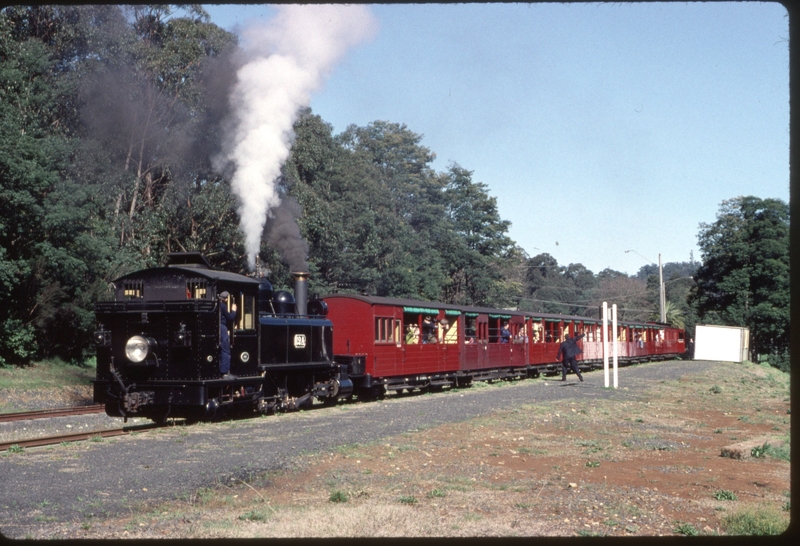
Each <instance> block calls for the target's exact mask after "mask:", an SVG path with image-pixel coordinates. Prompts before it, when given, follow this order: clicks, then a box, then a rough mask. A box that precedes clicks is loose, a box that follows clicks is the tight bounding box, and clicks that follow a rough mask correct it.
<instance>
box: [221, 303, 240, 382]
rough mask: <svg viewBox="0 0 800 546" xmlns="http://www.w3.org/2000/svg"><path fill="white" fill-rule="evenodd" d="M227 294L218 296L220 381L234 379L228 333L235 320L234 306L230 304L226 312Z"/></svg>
mask: <svg viewBox="0 0 800 546" xmlns="http://www.w3.org/2000/svg"><path fill="white" fill-rule="evenodd" d="M229 296H230V294H228V292H227V291H225V292H222V293H220V295H219V372H220V373H221V374H222V379H236V376H235V375H231V373H230V372H231V338H230V334H229V332H228V330H229V325H233V322H234V321H235V320H236V304H235V303H232V304H231V310H230V311H228V297H229Z"/></svg>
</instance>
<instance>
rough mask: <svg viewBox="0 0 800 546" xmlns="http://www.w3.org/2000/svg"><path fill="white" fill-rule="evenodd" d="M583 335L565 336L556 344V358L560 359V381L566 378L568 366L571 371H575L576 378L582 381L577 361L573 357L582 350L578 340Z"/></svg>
mask: <svg viewBox="0 0 800 546" xmlns="http://www.w3.org/2000/svg"><path fill="white" fill-rule="evenodd" d="M584 335H586V334H580V335H579V336H577V337H570V336H567V339H565V340H564V341H563V342H561V345H559V346H558V353H557V354H556V360H561V381H566V380H567V371H568V370H569V368H570V367H571V368H572V371H573V372H575V375H577V376H578V379H580V380H581V381H583V376H582V375H581V372H580V370H579V369H578V361H577V360H576V358H575V357H576V356H578V355H579V354H581V353H582V352H583V351H582V350H581V348H580V347H578V340H579V339H581V338H582V337H583V336H584Z"/></svg>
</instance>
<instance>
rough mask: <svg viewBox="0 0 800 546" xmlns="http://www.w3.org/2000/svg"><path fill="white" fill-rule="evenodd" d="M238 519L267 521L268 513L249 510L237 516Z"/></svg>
mask: <svg viewBox="0 0 800 546" xmlns="http://www.w3.org/2000/svg"><path fill="white" fill-rule="evenodd" d="M239 519H240V520H242V521H267V520H268V519H269V514H267V513H266V512H261V511H259V510H251V511H249V512H247V513H244V514H242V515H241V516H239Z"/></svg>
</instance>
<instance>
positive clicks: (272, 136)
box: [215, 4, 377, 270]
mask: <svg viewBox="0 0 800 546" xmlns="http://www.w3.org/2000/svg"><path fill="white" fill-rule="evenodd" d="M277 10H278V13H277V15H276V16H275V17H274V18H273V19H272V20H270V21H269V22H267V23H266V24H264V25H258V26H251V27H249V28H247V29H246V30H245V31H244V33H243V55H244V60H243V62H242V66H241V68H240V69H239V71H238V72H237V81H236V83H235V86H234V88H233V90H232V92H231V96H230V104H231V110H232V119H231V120H229V121H230V123H229V125H228V128H227V131H226V134H225V142H224V144H223V155H222V157H219V158H217V159H216V161H215V165H216V166H217V169H218V170H220V171H222V170H223V169H224V167H225V166H226V165H227V164H229V163H233V166H234V168H235V172H234V175H233V178H232V179H231V187H232V188H233V191H234V192H235V193H236V195H237V196H238V197H239V215H240V218H241V229H242V232H243V233H244V236H245V248H246V251H247V261H248V265H249V267H250V269H251V270H252V269H254V268H255V259H256V256H257V255H258V252H259V248H260V246H261V234H262V232H263V230H264V225H265V223H266V221H267V217H268V215H270V210H272V209H274V208H275V207H277V206H278V205H279V204H280V197H279V195H278V193H277V190H276V183H277V179H278V177H279V176H280V174H281V166H282V165H283V163H284V162H285V161H286V159H287V157H288V155H289V151H290V148H291V145H292V141H293V138H294V134H293V131H292V125H293V123H294V121H295V120H296V117H297V114H298V111H299V110H300V109H301V108H303V107H306V106H308V105H309V102H310V100H311V94H312V93H313V92H314V91H316V90H318V89H319V88H320V87H321V86H322V84H323V82H324V80H325V78H326V76H327V75H328V73H329V72H330V70H331V69H332V68H333V66H334V65H335V64H336V62H337V61H338V60H339V59H340V58H341V57H342V56H343V55H344V54H345V53H346V52H347V50H348V49H350V48H351V47H353V46H355V45H357V44H358V43H360V42H362V41H364V40H366V39H368V38H371V37H372V36H373V35H374V33H375V31H376V29H377V21H376V19H375V18H374V16H373V15H372V14H371V12H370V11H369V9H368V8H367V7H366V6H362V5H352V6H347V5H340V4H328V5H281V6H278V7H277ZM290 265H291V264H290Z"/></svg>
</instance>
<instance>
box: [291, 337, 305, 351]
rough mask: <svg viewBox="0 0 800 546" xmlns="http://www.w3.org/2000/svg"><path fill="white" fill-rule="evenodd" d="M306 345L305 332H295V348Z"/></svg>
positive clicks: (302, 347)
mask: <svg viewBox="0 0 800 546" xmlns="http://www.w3.org/2000/svg"><path fill="white" fill-rule="evenodd" d="M305 346H306V335H305V334H295V335H294V348H295V349H304V348H305Z"/></svg>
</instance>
